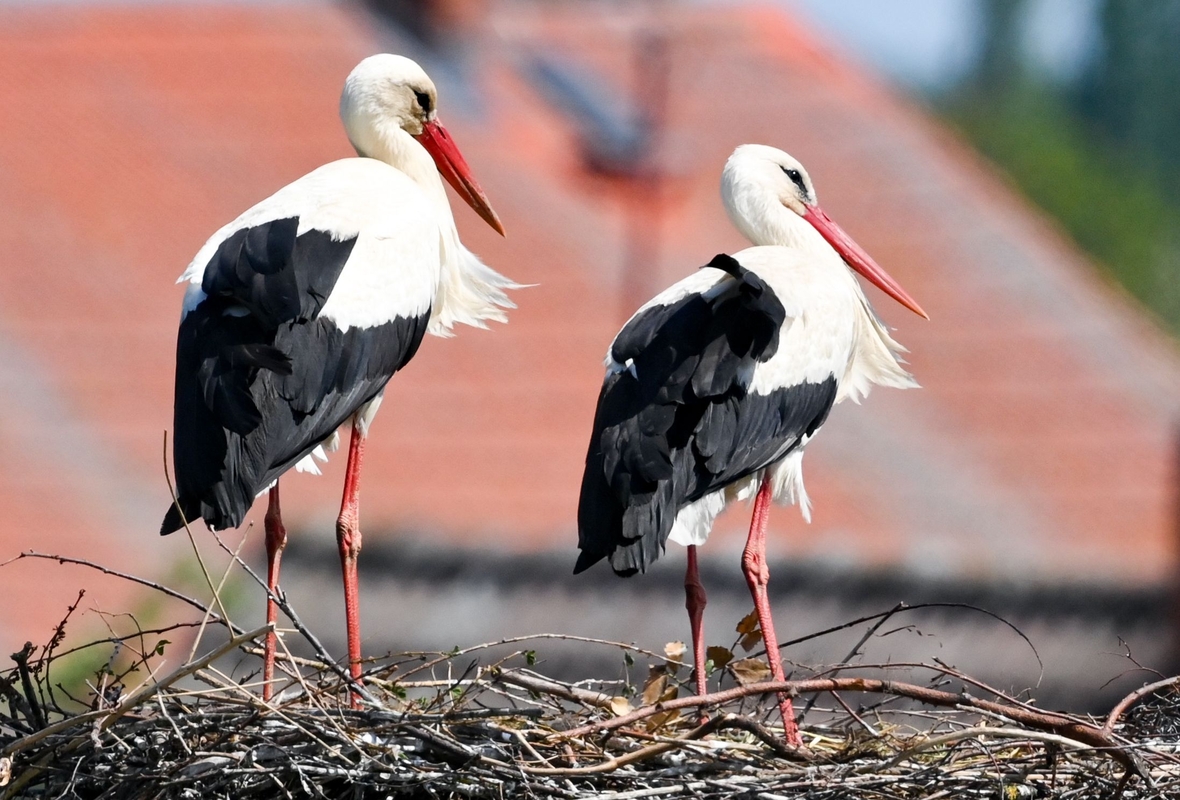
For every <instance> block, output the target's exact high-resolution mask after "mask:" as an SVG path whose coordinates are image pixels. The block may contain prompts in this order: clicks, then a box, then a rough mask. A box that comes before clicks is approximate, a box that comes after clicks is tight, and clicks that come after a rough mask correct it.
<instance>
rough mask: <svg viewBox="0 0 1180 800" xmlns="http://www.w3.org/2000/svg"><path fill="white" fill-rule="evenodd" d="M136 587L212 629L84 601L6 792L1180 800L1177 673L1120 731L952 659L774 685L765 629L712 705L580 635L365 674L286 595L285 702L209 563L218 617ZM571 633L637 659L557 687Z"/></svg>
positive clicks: (7, 676) (403, 662) (18, 660)
mask: <svg viewBox="0 0 1180 800" xmlns="http://www.w3.org/2000/svg"><path fill="white" fill-rule="evenodd" d="M24 557H40V558H52V559H54V560H57V561H60V562H63V563H76V564H83V565H85V566H88V567H93V568H96V569H103V568H101V567H99V566H98V565H95V564H91V563H89V562H83V561H79V560H75V559H68V558H62V557H57V556H45V555H40V554H35V553H27V554H24ZM234 560H235V562H236V563H237V564H239V565H241V566H242V567H244V568H245V565H244V564H242V562H241V561H240V560H238V559H237V558H236V554H234ZM247 569H248V568H247ZM103 571H104V572H107V573H108V574H118V573H113V571H111V570H106V569H103ZM227 574H228V570H227ZM120 577H124V578H126V579H128V580H133V581H136V582H138V583H141V584H143V585H145V586H149V587H151V588H153V589H156V590H158V591H161V592H164V593H166V594H168V595H169V596H171V597H173V598H175V599H178V600H180V601H182V602H183V603H186V604H188V605H189V606H191V607H192V608H193V609H194V611H195V612H199V620H188V621H185V622H184V623H177V624H174V625H172V626H169V627H166V628H156V629H153V630H139V629H137V630H135V631H134V633H132V634H122V635H116V634H115V632H114V631H112V635H111V636H110V637H108V638H104V639H101V640H98V641H94V642H88V643H86V644H83V645H80V646H75V647H68V648H67V647H66V646H65V645H66V642H65V631H66V627H67V623H68V621H69V619H70V616H71V614H73V612H74V610H75V609H76V608H77V605H78V604H75V606H74V607H73V608H71V609H70V610H69V612H68V613H67V614H66V618H65V619H64V620H63V621H62V624H61V625H60V626H59V627H58V630H57V632H56V633H55V635H54V636H53V638H52V639H51V640H50V641H49V642H48V643H46V644H45V645H44V646H42V647H34V646H33V645H32V644H29V645H27V646H26V647H25V648H24V649H23V650H21V651H20V652H18V653H15V654H13V655H12V662H11V663H12V666H11V668H7V669H4V670H0V800H8V798H16V797H39V798H40V797H43V798H69V797H81V798H99V797H101V798H145V799H146V798H194V799H195V798H214V797H217V798H221V797H224V798H304V797H307V798H345V797H348V798H362V797H364V798H367V797H374V798H403V797H405V798H411V797H412V798H417V797H424V798H426V797H429V798H450V797H464V798H466V797H475V798H482V797H494V798H504V797H544V798H554V797H555V798H571V799H572V798H581V797H611V798H615V799H616V800H623V799H624V798H635V799H636V800H638V798H662V797H674V796H692V797H707V798H731V797H732V798H738V797H750V798H755V797H757V798H795V797H807V798H815V799H816V800H826V799H827V798H832V799H833V800H835V798H841V799H842V800H849V799H851V800H855V799H856V798H875V799H880V798H927V800H933V798H944V797H949V798H973V797H979V798H997V800H1020V799H1021V798H1038V797H1077V798H1098V797H1120V796H1121V797H1126V798H1175V797H1180V694H1178V693H1177V685H1178V684H1180V678H1174V679H1166V680H1160V681H1158V682H1156V683H1154V684H1151V685H1148V686H1144V687H1143V688H1142V689H1140V690H1138V691H1136V692H1135V693H1133V694H1131V695H1129V696H1127V697H1126V698H1125V699H1124V700H1123V701H1122V702H1120V703H1119V704H1118V705H1117V706H1116V707H1115V708H1114V710H1112V712H1111V713H1110V715H1109V716H1108V717H1107V718H1105V719H1099V718H1093V717H1088V716H1079V715H1072V714H1065V713H1056V712H1050V711H1045V710H1043V709H1040V708H1037V707H1036V706H1035V705H1033V704H1031V703H1030V702H1027V701H1025V700H1022V699H1019V698H1016V697H1013V696H1010V695H1008V694H1005V693H1003V692H1001V691H999V690H997V689H993V688H991V687H989V686H986V685H984V684H983V683H981V682H979V681H976V680H974V679H972V678H971V677H970V676H967V675H964V674H961V673H959V672H957V671H956V670H954V669H952V668H951V667H948V666H946V665H943V664H929V665H916V664H910V665H865V664H859V663H858V664H855V665H851V664H841V665H835V666H832V667H828V668H825V669H822V670H813V671H808V670H803V669H802V668H799V669H797V670H796V674H795V675H794V676H792V677H793V679H792V680H787V681H785V682H772V681H768V680H767V677H768V674H767V669H766V667H765V664H764V662H763V661H762V659H760V658H759V653H758V651H757V649H758V647H759V645H760V637H759V635H758V631H757V629H756V627H755V623H754V622H753V621H752V620H751V619H747V620H744V621H743V623H742V624H741V625H739V626H738V627H739V629H738V632H737V639H736V641H735V643H734V646H733V647H732V648H711V649H710V653H709V655H710V668H711V669H713V670H714V675H713V676H712V677H711V680H712V681H713V682H714V683H715V684H716V685H717V686H718V687H719V690H718V691H715V692H713V693H711V694H708V695H706V696H697V695H695V694H694V693H693V691H692V689H691V686H692V682H691V680H690V677H691V676H690V673H691V669H690V667H689V666H688V665H687V664H686V663H685V661H686V654H685V652H684V647H683V645H681V644H679V643H671V644H669V646H668V647H667V648H666V649H665V652H663V653H657V652H652V651H647V650H643V649H640V648H636V647H634V646H632V645H630V644H626V643H621V642H606V641H599V640H590V639H578V638H576V637H569V636H562V635H560V634H549V635H539V636H534V637H524V638H521V639H514V640H506V641H501V642H495V643H489V644H483V645H478V646H475V647H468V648H464V649H456V650H454V651H451V652H447V653H406V654H400V655H389V656H386V657H384V658H381V659H377V660H374V661H371V662H367V663H366V664H365V670H364V675H363V677H362V679H361V680H360V681H353V680H352V679H351V677H350V676H349V674H348V672H347V671H346V670H345V669H344V668H343V667H342V666H341V665H340V664H339V663H338V662H337V661H335V660H333V659H332V658H331V657H330V656H329V655H328V653H327V652H326V651H325V650H324V648H323V647H322V645H321V644H320V643H319V641H318V640H317V639H316V637H315V636H314V635H313V634H312V633H311V632H310V631H308V630H307V628H306V627H305V626H304V625H303V624H302V622H301V621H300V619H299V616H298V614H297V613H296V612H295V610H294V609H293V608H291V607H290V605H289V603H287V601H286V599H285V598H284V597H282V596H279V597H277V598H276V600H277V601H278V603H279V605H280V607H281V608H282V610H283V612H284V613H285V614H286V617H287V619H288V620H289V621H290V625H291V628H292V629H291V630H289V631H288V633H287V634H286V635H285V636H284V637H283V638H281V639H280V642H281V643H282V644H281V645H280V659H279V665H278V666H279V672H280V673H281V675H282V683H281V691H279V692H278V693H277V694H276V696H275V698H274V699H273V700H272V701H270V702H264V701H263V700H262V699H261V696H260V695H259V683H258V680H259V671H258V670H259V664H260V659H259V655H260V653H261V645H262V641H263V637H264V636H265V635H266V634H267V633H268V631H269V628H267V627H263V628H258V629H255V630H242V629H241V628H240V627H238V626H236V625H234V624H233V623H232V622H231V621H230V620H229V617H228V615H227V614H226V613H225V610H224V608H222V607H221V606H220V602H219V599H218V593H217V591H216V588H218V587H215V586H214V581H212V580H209V578H208V573H207V572H206V578H207V580H209V587H210V589H211V590H213V591H212V592H211V597H212V598H213V602H211V603H210V604H208V605H206V604H204V603H202V602H200V601H198V600H196V599H194V598H191V597H186V596H184V595H182V594H180V593H178V592H176V591H174V590H171V589H168V588H167V587H163V586H160V585H158V584H154V583H152V582H150V581H145V580H142V579H139V578H135V577H133V576H127V575H121V576H120ZM222 584H224V579H223V580H222ZM79 599H81V595H80V596H79ZM899 608H900V607H899ZM898 610H899V609H897V608H895V609H893V610H891V611H888V612H885V613H883V614H881V615H877V616H876V617H875V618H869V619H868V620H858V621H856V623H849V625H852V624H862V625H865V626H866V627H867V631H866V633H865V637H864V638H863V639H862V640H861V642H862V644H863V642H864V641H866V640H867V639H868V637H869V636H871V635H872V634H873V633H874V632H875V631H876V630H877V629H878V628H879V627H880V625H881V623H882V622H883V621H884V620H886V619H888V618H889V617H890V616H892V615H893V614H895V613H896V612H897V611H898ZM178 631H182V632H183V631H188V635H187V636H186V637H185V638H187V639H188V640H189V644H186V645H185V646H184V648H182V649H183V650H185V651H187V654H182V658H181V659H180V660H182V661H183V663H182V664H181V665H180V666H175V667H170V666H169V662H172V663H175V662H176V661H177V658H176V653H175V648H178V647H180V646H179V645H173V644H172V643H171V642H169V641H168V640H167V639H166V638H165V637H166V636H172V637H173V638H174V639H178V638H180V636H178ZM553 639H565V640H574V641H576V642H577V643H578V646H579V647H586V648H611V649H613V650H616V651H617V652H618V654H619V656H620V665H621V667H625V669H623V670H621V671H622V673H623V677H621V678H616V679H609V680H605V679H604V680H601V681H582V682H579V683H567V682H562V681H558V680H555V679H553V678H551V677H546V676H545V675H544V674H543V669H544V660H543V655H544V646H545V643H546V641H549V640H553ZM564 644H567V645H568V642H565V643H564ZM297 645H298V646H297ZM858 647H859V646H858ZM292 649H296V650H299V651H301V652H305V653H310V654H311V655H310V657H300V656H296V655H293V654H292V653H291V650H292ZM80 652H92V653H93V652H100V653H102V654H104V656H105V655H107V654H110V658H109V659H108V660H107V661H106V662H105V663H104V664H103V665H102V666H101V667H99V668H98V669H96V670H93V671H92V672H91V674H89V675H87V676H85V677H84V678H81V679H79V678H75V679H74V681H73V683H72V684H67V683H66V682H63V681H62V679H61V677H60V675H61V674H62V673H63V671H64V667H62V665H63V664H64V663H66V661H67V660H68V659H69V658H70V657H71V656H75V657H76V656H77V654H78V653H80ZM165 653H167V656H165ZM855 653H856V650H855V649H854V651H853V654H850V656H851V655H855ZM739 655H741V656H742V657H738V656H739ZM851 660H852V659H851V658H850V659H849V661H851ZM903 667H904V670H905V671H904V673H903V672H897V673H891V670H900V669H902V668H903ZM800 675H802V677H799V676H800ZM894 675H904V676H905V677H906V678H908V679H909V680H908V681H901V680H892V679H891V678H892V677H893V676H894ZM911 676H918V679H917V680H914V679H912V678H911ZM777 692H787V693H788V694H790V695H791V696H792V697H794V698H795V701H794V702H795V707H796V711H797V712H799V713H800V716H801V717H802V718H803V724H802V730H803V739H804V742H805V747H804V748H803V749H794V748H791V747H789V746H787V745H786V744H785V743H784V740H783V736H782V729H781V725H777V724H776V723H778V722H779V720H778V719H777V710H776V709H777V706H776V704H775V696H776V693H777ZM354 706H355V707H354Z"/></svg>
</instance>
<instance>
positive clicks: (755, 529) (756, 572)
mask: <svg viewBox="0 0 1180 800" xmlns="http://www.w3.org/2000/svg"><path fill="white" fill-rule="evenodd" d="M769 519H770V477H769V476H766V477H764V478H763V479H762V486H760V487H759V489H758V496H757V497H756V498H755V500H754V515H753V518H752V519H751V520H750V536H749V539H747V541H746V549H745V551H744V552H743V553H742V571H743V572H744V573H745V574H746V583H747V584H748V585H749V587H750V594H751V595H752V596H753V598H754V609H755V610H756V611H757V612H758V625H759V627H760V628H761V629H762V643H763V644H765V645H766V658H767V660H768V661H769V662H770V670H771V677H773V679H774V680H776V681H781V680H784V676H783V662H782V658H780V656H779V652H778V637H777V636H776V635H775V633H774V620H773V619H771V617H770V599H769V597H767V594H766V586H767V584H769V583H770V570H769V569H768V568H767V566H766V523H767V522H768V521H769ZM778 707H779V711H781V712H782V715H783V733H784V735H785V736H786V739H787V743H788V744H791V745H794V746H795V747H802V745H803V740H802V739H801V738H800V737H799V726H798V725H797V724H796V723H795V710H794V708H792V706H791V698H790V697H788V696H787V695H786V694H780V695H779V696H778Z"/></svg>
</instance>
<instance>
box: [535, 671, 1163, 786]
mask: <svg viewBox="0 0 1180 800" xmlns="http://www.w3.org/2000/svg"><path fill="white" fill-rule="evenodd" d="M832 691H842V692H870V693H874V694H887V695H897V696H899V697H908V698H909V699H911V700H918V701H920V702H922V703H926V704H927V705H933V706H945V707H950V708H972V709H980V710H984V711H990V712H992V713H996V714H1004V715H1006V716H1008V717H1009V718H1011V719H1013V720H1016V721H1017V722H1019V723H1021V724H1022V725H1028V726H1029V727H1030V728H1034V729H1037V730H1043V731H1048V732H1050V733H1056V734H1059V735H1061V736H1066V737H1068V738H1070V739H1074V740H1076V741H1078V742H1082V743H1084V744H1087V745H1090V746H1092V747H1099V748H1105V749H1107V750H1109V751H1110V754H1111V756H1112V757H1113V758H1115V759H1116V760H1118V761H1119V762H1121V763H1123V764H1124V766H1126V767H1128V769H1134V770H1137V771H1142V767H1141V766H1140V765H1139V764H1138V763H1137V762H1135V760H1134V757H1133V756H1132V755H1131V754H1129V753H1127V752H1125V751H1123V750H1121V749H1119V747H1118V743H1117V742H1115V741H1114V740H1112V739H1111V738H1110V736H1109V735H1108V734H1107V733H1106V732H1105V731H1103V730H1102V729H1101V728H1098V727H1096V726H1094V725H1089V724H1085V723H1080V722H1078V721H1077V720H1074V719H1072V718H1070V717H1067V716H1065V715H1062V714H1053V713H1050V712H1034V711H1030V710H1029V709H1026V708H1020V707H1017V706H1005V705H1002V704H1000V703H996V702H992V701H990V700H980V699H978V698H975V697H971V696H970V695H965V694H952V693H951V692H944V691H940V690H938V689H929V688H927V687H925V686H915V685H913V684H909V683H899V682H897V681H886V680H880V679H876V678H818V679H811V680H799V681H766V682H763V683H755V684H750V685H749V686H738V687H735V688H733V689H727V690H725V691H721V692H714V693H712V694H707V695H702V696H699V697H697V696H693V697H683V698H678V699H675V700H667V701H665V702H662V703H656V704H655V705H651V706H644V707H643V708H640V709H637V710H635V711H632V712H631V713H630V714H624V715H622V716H619V717H615V718H614V719H609V720H603V721H601V722H596V723H593V724H591V725H583V726H581V727H579V728H575V729H573V730H570V731H564V732H561V733H556V734H553V736H554V737H555V738H565V739H569V738H576V737H580V736H586V735H589V734H592V733H600V732H604V731H609V730H614V729H615V728H620V727H622V726H624V725H630V724H632V723H635V722H638V721H639V720H641V719H646V718H647V717H650V716H652V715H653V714H659V713H663V712H665V711H672V710H675V709H681V708H698V707H703V706H714V705H720V704H721V703H727V702H730V701H733V700H737V699H739V698H742V697H749V696H751V695H763V694H767V693H770V692H775V693H777V692H784V693H786V694H787V695H788V696H789V697H797V696H798V695H800V694H808V693H811V692H832Z"/></svg>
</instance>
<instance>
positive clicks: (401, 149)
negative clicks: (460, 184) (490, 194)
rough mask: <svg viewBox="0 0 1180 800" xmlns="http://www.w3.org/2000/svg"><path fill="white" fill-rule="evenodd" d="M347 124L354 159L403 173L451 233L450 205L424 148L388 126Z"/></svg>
mask: <svg viewBox="0 0 1180 800" xmlns="http://www.w3.org/2000/svg"><path fill="white" fill-rule="evenodd" d="M349 123H350V120H348V119H346V120H345V130H346V131H347V132H348V139H349V141H350V142H352V146H353V147H354V148H355V149H356V152H357V155H360V156H364V157H367V158H375V159H377V160H379V161H384V162H385V163H386V164H389V165H390V166H391V167H393V168H394V169H397V170H399V171H401V172H404V173H405V174H406V175H407V176H409V177H410V179H411V180H413V181H414V183H416V184H418V185H419V186H420V187H422V190H423V191H424V192H426V194H427V196H428V197H430V198H431V199H432V200H433V201H434V203H435V206H436V207H437V210H438V213H439V215H440V219H442V220H444V221H447V222H449V223H450V227H451V229H452V230H453V229H454V227H455V221H454V217H453V216H452V215H451V204H450V203H449V202H448V201H447V192H446V189H445V188H444V187H443V181H442V176H441V175H440V174H439V172H438V167H436V166H435V164H434V159H432V158H431V157H430V153H428V152H426V148H425V147H423V146H422V145H420V144H418V141H417V140H416V139H415V138H414V137H413V136H411V135H410V134H408V133H406V132H405V131H404V130H403V129H402V128H401V127H400V126H399V125H396V124H394V123H392V122H379V123H377V124H375V125H374V124H368V125H366V124H349ZM456 235H457V233H456Z"/></svg>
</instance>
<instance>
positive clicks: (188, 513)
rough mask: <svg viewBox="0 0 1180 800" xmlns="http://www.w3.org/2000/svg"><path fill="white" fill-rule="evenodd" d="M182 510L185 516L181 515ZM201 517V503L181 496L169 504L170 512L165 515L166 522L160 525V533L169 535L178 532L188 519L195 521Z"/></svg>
mask: <svg viewBox="0 0 1180 800" xmlns="http://www.w3.org/2000/svg"><path fill="white" fill-rule="evenodd" d="M181 512H183V513H184V515H183V516H181ZM200 518H201V504H200V503H198V502H196V501H189V500H186V499H185V498H181V499H180V500H178V501H177V502H175V503H173V504H172V505H170V506H168V513H167V514H165V515H164V522H163V524H161V525H160V535H161V536H167V535H168V534H170V533H176V532H177V531H178V530H180V529H181V528H183V527H184V523H185V522H186V521H188V522H195V521H196V520H198V519H200Z"/></svg>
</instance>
